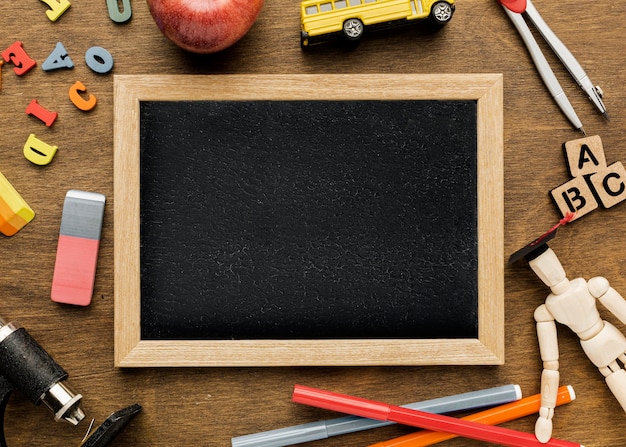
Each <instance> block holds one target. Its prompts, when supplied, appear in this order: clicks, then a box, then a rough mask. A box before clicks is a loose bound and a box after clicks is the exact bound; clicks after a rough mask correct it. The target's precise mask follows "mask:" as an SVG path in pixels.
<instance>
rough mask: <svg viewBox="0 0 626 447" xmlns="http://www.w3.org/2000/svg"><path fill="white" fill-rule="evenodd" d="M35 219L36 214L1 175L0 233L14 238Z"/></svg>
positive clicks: (0, 174)
mask: <svg viewBox="0 0 626 447" xmlns="http://www.w3.org/2000/svg"><path fill="white" fill-rule="evenodd" d="M33 217H35V212H34V211H33V210H32V209H31V208H30V206H28V204H27V203H26V202H25V201H24V199H22V196H20V194H19V193H18V192H17V191H16V190H15V188H14V187H13V185H11V183H10V182H9V181H8V180H7V179H6V177H5V176H4V175H2V173H0V232H1V233H2V234H4V235H6V236H13V235H14V234H15V233H17V232H18V231H19V230H21V229H22V227H24V225H26V224H27V223H28V222H30V221H31V220H33Z"/></svg>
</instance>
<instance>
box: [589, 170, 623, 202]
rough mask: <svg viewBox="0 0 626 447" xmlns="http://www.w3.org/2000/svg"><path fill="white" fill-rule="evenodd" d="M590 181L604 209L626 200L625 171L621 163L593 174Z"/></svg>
mask: <svg viewBox="0 0 626 447" xmlns="http://www.w3.org/2000/svg"><path fill="white" fill-rule="evenodd" d="M590 180H591V184H592V185H593V187H594V189H595V190H596V193H597V196H598V198H599V200H600V202H601V203H602V206H604V207H605V208H611V207H612V206H615V205H617V204H618V203H620V202H622V201H624V200H625V199H626V185H625V184H624V182H625V181H626V170H625V169H624V165H622V163H621V162H619V161H618V162H617V163H613V164H612V165H611V166H609V167H608V168H605V169H603V170H601V171H599V172H597V173H595V174H593V175H592V176H591V177H590Z"/></svg>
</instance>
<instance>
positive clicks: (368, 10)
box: [300, 0, 455, 46]
mask: <svg viewBox="0 0 626 447" xmlns="http://www.w3.org/2000/svg"><path fill="white" fill-rule="evenodd" d="M454 8H455V5H454V0H305V1H303V2H302V4H301V11H300V12H301V25H302V31H301V38H300V43H301V44H302V45H303V46H308V45H310V44H312V43H315V42H319V41H322V40H327V39H328V38H330V37H332V36H336V35H343V37H344V38H346V39H347V40H348V41H357V40H359V39H360V38H361V37H362V36H363V33H364V31H365V28H366V27H367V28H376V27H387V26H393V25H401V24H404V23H410V22H412V21H419V20H422V19H430V20H432V21H433V22H434V23H436V24H438V25H445V24H446V23H448V21H449V20H450V19H451V18H452V14H453V13H454Z"/></svg>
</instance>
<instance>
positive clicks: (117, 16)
mask: <svg viewBox="0 0 626 447" xmlns="http://www.w3.org/2000/svg"><path fill="white" fill-rule="evenodd" d="M107 9H108V10H109V17H110V18H111V20H113V21H114V22H117V23H124V22H128V21H129V20H130V17H131V16H132V13H133V11H132V9H131V7H130V0H122V11H120V5H119V3H118V0H107Z"/></svg>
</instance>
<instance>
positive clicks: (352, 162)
mask: <svg viewBox="0 0 626 447" xmlns="http://www.w3.org/2000/svg"><path fill="white" fill-rule="evenodd" d="M140 111H141V115H140V119H139V121H140V126H141V127H140V129H141V130H140V131H141V178H142V181H141V247H142V250H141V275H142V278H141V284H142V290H141V295H142V307H141V328H142V338H143V339H146V340H150V339H213V338H216V339H224V338H226V339H229V338H234V339H255V338H270V339H273V338H278V339H280V338H287V339H291V338H300V339H302V338H304V339H307V338H313V339H318V338H389V337H392V338H430V337H437V338H441V337H454V338H456V337H466V338H475V337H477V335H478V312H477V310H478V309H477V307H478V300H477V278H478V276H477V275H478V254H477V246H478V244H477V232H476V225H477V206H476V203H477V190H476V178H477V168H478V167H477V164H476V149H477V147H476V103H475V101H464V102H460V101H445V102H439V101H349V102H348V101H193V102H185V103H174V102H169V101H150V102H144V103H142V105H141V108H140ZM181 135H182V136H183V137H182V138H181ZM164 173H165V174H166V175H163V174H164ZM444 297H445V299H443V298H444Z"/></svg>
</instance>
